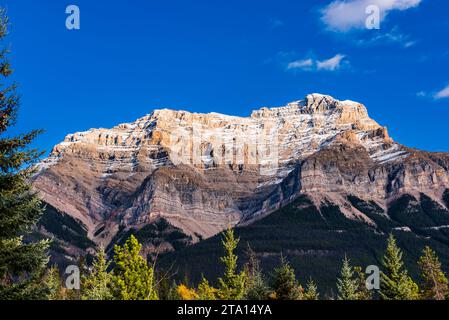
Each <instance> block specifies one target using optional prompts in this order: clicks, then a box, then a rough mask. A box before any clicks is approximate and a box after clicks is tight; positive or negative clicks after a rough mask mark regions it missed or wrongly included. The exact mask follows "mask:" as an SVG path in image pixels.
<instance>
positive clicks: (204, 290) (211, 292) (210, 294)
mask: <svg viewBox="0 0 449 320" xmlns="http://www.w3.org/2000/svg"><path fill="white" fill-rule="evenodd" d="M197 293H198V300H209V301H211V300H217V289H215V288H214V287H212V286H211V285H209V281H207V279H206V278H205V277H204V276H202V277H201V282H200V284H199V285H198V290H197Z"/></svg>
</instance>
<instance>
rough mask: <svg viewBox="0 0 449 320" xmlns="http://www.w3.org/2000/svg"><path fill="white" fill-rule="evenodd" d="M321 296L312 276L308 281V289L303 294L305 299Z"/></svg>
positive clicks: (314, 298)
mask: <svg viewBox="0 0 449 320" xmlns="http://www.w3.org/2000/svg"><path fill="white" fill-rule="evenodd" d="M319 298H320V294H319V293H318V287H317V285H316V284H315V282H314V281H313V280H312V278H310V279H309V281H308V282H307V286H306V290H305V292H304V294H303V296H302V299H303V300H318V299H319Z"/></svg>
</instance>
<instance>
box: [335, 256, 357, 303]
mask: <svg viewBox="0 0 449 320" xmlns="http://www.w3.org/2000/svg"><path fill="white" fill-rule="evenodd" d="M358 289H359V284H358V280H357V278H354V271H353V269H352V267H351V263H350V261H349V259H348V257H346V256H345V258H344V259H343V266H342V268H341V272H340V278H338V279H337V290H338V295H337V297H338V300H357V299H358V292H357V291H358Z"/></svg>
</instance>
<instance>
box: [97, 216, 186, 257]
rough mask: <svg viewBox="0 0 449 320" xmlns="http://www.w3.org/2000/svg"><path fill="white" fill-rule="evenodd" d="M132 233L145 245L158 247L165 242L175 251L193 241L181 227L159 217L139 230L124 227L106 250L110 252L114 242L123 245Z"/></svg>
mask: <svg viewBox="0 0 449 320" xmlns="http://www.w3.org/2000/svg"><path fill="white" fill-rule="evenodd" d="M131 235H134V236H135V237H136V238H137V240H138V241H139V242H140V243H142V244H143V245H146V246H148V245H150V246H153V247H154V248H158V247H159V246H161V245H162V244H163V243H168V244H169V245H171V246H172V247H173V249H174V250H175V251H176V250H180V249H182V248H184V247H186V246H187V245H189V244H191V243H192V238H191V237H190V236H187V235H186V234H185V233H183V232H182V230H181V229H179V228H176V227H174V226H172V225H171V224H169V223H168V222H167V221H166V220H165V219H158V220H156V221H155V222H153V223H151V224H148V225H146V226H144V227H143V228H142V229H139V230H135V229H131V230H124V229H123V228H122V229H121V230H120V231H119V232H118V233H117V235H116V236H115V237H114V239H113V240H112V241H111V244H110V245H109V246H108V248H107V249H106V251H107V252H110V251H111V249H112V246H113V244H118V245H123V244H124V243H125V241H126V239H128V238H129V237H130V236H131Z"/></svg>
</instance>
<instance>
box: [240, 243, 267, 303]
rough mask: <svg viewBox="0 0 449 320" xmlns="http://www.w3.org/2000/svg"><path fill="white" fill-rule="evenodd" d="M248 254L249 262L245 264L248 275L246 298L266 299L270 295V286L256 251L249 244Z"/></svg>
mask: <svg viewBox="0 0 449 320" xmlns="http://www.w3.org/2000/svg"><path fill="white" fill-rule="evenodd" d="M246 255H247V256H248V262H247V263H246V264H245V272H246V274H247V276H248V277H247V286H246V287H247V288H246V293H245V299H247V300H266V299H268V297H269V295H270V288H269V287H268V285H267V284H266V282H265V278H264V276H263V274H262V270H261V268H260V262H259V260H258V259H257V257H256V253H255V252H254V251H253V250H252V248H251V247H250V245H249V244H248V248H247V250H246Z"/></svg>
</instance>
